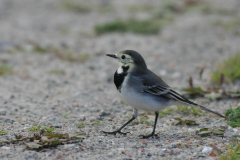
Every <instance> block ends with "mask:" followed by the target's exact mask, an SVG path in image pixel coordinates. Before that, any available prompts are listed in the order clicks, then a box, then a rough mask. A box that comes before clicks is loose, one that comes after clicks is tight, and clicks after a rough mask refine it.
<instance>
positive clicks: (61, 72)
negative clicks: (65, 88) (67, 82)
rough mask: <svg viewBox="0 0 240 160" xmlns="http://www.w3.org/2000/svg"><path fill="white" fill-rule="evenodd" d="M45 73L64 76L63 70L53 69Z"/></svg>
mask: <svg viewBox="0 0 240 160" xmlns="http://www.w3.org/2000/svg"><path fill="white" fill-rule="evenodd" d="M47 73H50V74H57V75H60V74H65V71H64V70H63V69H53V70H50V71H48V72H47Z"/></svg>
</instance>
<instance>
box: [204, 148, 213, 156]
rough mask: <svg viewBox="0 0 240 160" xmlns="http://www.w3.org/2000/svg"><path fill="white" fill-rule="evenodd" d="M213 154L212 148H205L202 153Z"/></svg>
mask: <svg viewBox="0 0 240 160" xmlns="http://www.w3.org/2000/svg"><path fill="white" fill-rule="evenodd" d="M211 152H212V147H204V148H203V150H202V153H205V154H207V155H208V154H209V153H211Z"/></svg>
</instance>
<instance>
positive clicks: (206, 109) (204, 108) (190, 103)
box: [185, 100, 226, 118]
mask: <svg viewBox="0 0 240 160" xmlns="http://www.w3.org/2000/svg"><path fill="white" fill-rule="evenodd" d="M185 101H187V102H185V103H187V104H189V105H191V106H192V107H199V108H201V109H202V110H204V111H207V112H210V113H213V114H216V115H218V116H220V117H223V118H226V117H225V116H223V115H221V114H220V113H217V112H214V111H212V110H210V109H208V108H206V107H203V106H201V105H198V104H196V103H193V102H191V101H189V100H185Z"/></svg>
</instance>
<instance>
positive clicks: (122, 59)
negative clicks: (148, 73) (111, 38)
mask: <svg viewBox="0 0 240 160" xmlns="http://www.w3.org/2000/svg"><path fill="white" fill-rule="evenodd" d="M107 56H109V57H112V58H115V59H117V60H118V62H119V65H120V68H123V67H128V71H132V70H139V69H142V70H144V69H147V65H146V63H145V61H144V59H143V57H142V56H141V55H140V54H139V53H138V52H136V51H133V50H124V51H121V52H119V53H117V54H107Z"/></svg>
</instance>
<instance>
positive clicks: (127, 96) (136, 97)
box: [120, 79, 173, 111]
mask: <svg viewBox="0 0 240 160" xmlns="http://www.w3.org/2000/svg"><path fill="white" fill-rule="evenodd" d="M126 82H127V79H126V80H124V83H126ZM122 86H123V87H122V88H121V93H120V96H121V98H122V100H123V101H124V102H126V103H127V104H128V105H130V106H132V107H133V108H136V109H139V110H145V111H160V110H163V109H165V108H166V107H167V106H170V105H173V103H170V102H169V101H167V100H166V99H165V98H163V99H161V97H159V98H158V97H155V96H153V95H152V96H151V95H150V94H148V93H143V92H141V91H137V90H135V89H133V88H132V87H128V88H127V87H124V86H126V85H125V84H123V85H122Z"/></svg>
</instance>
